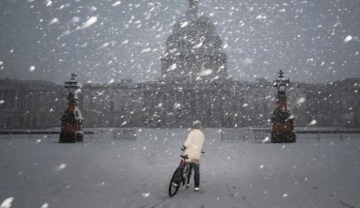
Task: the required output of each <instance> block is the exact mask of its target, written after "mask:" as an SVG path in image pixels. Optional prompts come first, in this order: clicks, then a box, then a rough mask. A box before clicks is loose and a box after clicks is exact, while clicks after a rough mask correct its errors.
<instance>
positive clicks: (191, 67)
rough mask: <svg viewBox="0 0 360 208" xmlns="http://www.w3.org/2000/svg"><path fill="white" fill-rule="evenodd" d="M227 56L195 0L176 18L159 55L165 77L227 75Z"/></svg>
mask: <svg viewBox="0 0 360 208" xmlns="http://www.w3.org/2000/svg"><path fill="white" fill-rule="evenodd" d="M226 61H227V56H226V54H225V53H224V52H223V51H222V40H221V38H220V36H219V35H218V34H217V33H216V31H215V26H214V24H213V23H212V21H211V20H210V19H209V18H208V17H206V16H205V15H203V14H202V13H200V12H199V10H198V7H197V1H196V0H189V9H188V11H187V12H186V15H185V16H184V17H181V18H180V19H178V20H177V21H176V23H175V24H174V26H173V33H172V34H171V35H170V36H169V37H168V39H167V41H166V51H165V53H164V54H163V56H162V58H161V62H162V66H161V67H162V69H161V71H162V76H163V78H164V79H172V80H173V79H188V78H196V79H199V78H200V79H202V78H205V79H207V78H210V79H213V78H226V76H227V69H226Z"/></svg>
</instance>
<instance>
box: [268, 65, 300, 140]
mask: <svg viewBox="0 0 360 208" xmlns="http://www.w3.org/2000/svg"><path fill="white" fill-rule="evenodd" d="M289 84H290V80H289V79H285V78H284V72H283V71H282V70H280V71H279V77H278V78H277V79H276V80H275V82H274V85H273V87H276V88H277V97H276V107H275V110H274V111H273V114H272V117H271V121H272V129H271V142H272V143H283V142H295V141H296V135H295V132H294V119H293V117H292V115H291V113H290V111H289V109H288V108H287V103H286V99H287V97H286V88H287V87H288V86H289Z"/></svg>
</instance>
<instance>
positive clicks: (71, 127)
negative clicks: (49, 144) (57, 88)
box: [59, 73, 84, 143]
mask: <svg viewBox="0 0 360 208" xmlns="http://www.w3.org/2000/svg"><path fill="white" fill-rule="evenodd" d="M76 76H77V75H76V74H75V73H72V74H71V79H70V80H69V81H66V82H65V89H68V90H69V93H68V96H67V100H68V104H67V107H66V109H65V112H64V114H63V116H62V117H61V132H60V138H59V143H75V142H82V141H83V139H84V133H83V132H82V122H83V117H82V115H81V111H80V109H79V106H78V104H79V98H78V95H77V94H78V93H79V89H80V86H79V85H78V82H77V80H76Z"/></svg>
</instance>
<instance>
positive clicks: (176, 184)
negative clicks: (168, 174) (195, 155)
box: [169, 155, 191, 197]
mask: <svg viewBox="0 0 360 208" xmlns="http://www.w3.org/2000/svg"><path fill="white" fill-rule="evenodd" d="M180 157H181V158H182V160H181V161H180V164H179V166H178V167H177V168H176V170H175V172H174V174H173V177H172V178H171V181H170V185H169V196H170V197H172V196H174V195H175V194H176V193H177V191H178V190H179V188H180V186H183V185H185V183H186V182H188V180H189V179H188V175H189V171H190V168H191V166H190V163H188V162H187V161H186V159H188V157H187V155H180Z"/></svg>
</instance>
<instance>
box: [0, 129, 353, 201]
mask: <svg viewBox="0 0 360 208" xmlns="http://www.w3.org/2000/svg"><path fill="white" fill-rule="evenodd" d="M205 135H206V137H207V138H206V139H207V140H206V147H205V151H206V153H205V155H204V158H203V161H202V164H201V167H200V170H201V189H202V191H201V192H200V193H196V192H193V191H192V189H189V190H184V189H183V188H182V189H180V190H179V192H178V194H177V195H176V196H174V197H172V198H169V197H168V194H167V189H168V184H169V180H170V177H171V175H172V173H173V171H174V169H175V168H176V167H177V165H178V163H179V160H180V158H179V154H180V150H179V148H180V146H181V145H182V142H183V141H184V139H185V136H186V130H185V129H170V130H156V129H143V130H141V131H139V132H138V138H137V140H136V141H115V142H114V141H112V140H110V139H91V140H89V139H87V140H85V142H84V143H82V144H58V143H56V141H57V139H56V138H54V139H50V140H49V139H46V138H31V139H11V140H8V139H4V138H2V139H0V170H1V171H0V187H1V188H0V206H1V203H3V205H4V206H3V207H6V205H12V206H11V207H15V208H18V207H20V208H22V207H24V208H25V207H26V208H28V207H39V208H40V207H41V208H47V207H49V208H53V207H58V208H62V207H86V208H92V207H103V208H107V207H124V208H125V207H126V208H127V207H135V208H136V207H147V208H150V207H159V208H160V207H162V208H165V207H174V208H178V207H179V208H180V207H196V208H200V207H241V208H246V207H250V208H251V207H258V208H262V207H274V208H289V207H298V208H303V207H319V208H322V207H326V208H336V207H337V208H352V207H354V208H355V207H360V198H359V196H360V180H359V176H360V138H359V137H358V139H344V140H343V141H340V140H336V139H328V140H325V139H323V140H320V141H318V140H316V139H314V140H298V142H297V143H295V144H258V143H252V142H239V141H238V142H235V141H227V142H221V141H220V135H219V133H218V130H216V129H206V130H205ZM11 199H12V201H11ZM3 207H1V208H3Z"/></svg>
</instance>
